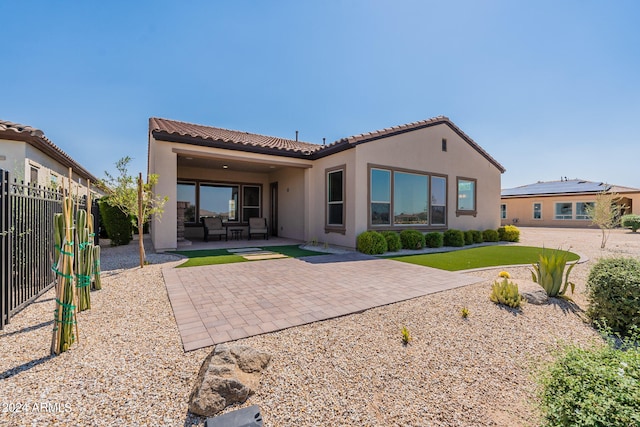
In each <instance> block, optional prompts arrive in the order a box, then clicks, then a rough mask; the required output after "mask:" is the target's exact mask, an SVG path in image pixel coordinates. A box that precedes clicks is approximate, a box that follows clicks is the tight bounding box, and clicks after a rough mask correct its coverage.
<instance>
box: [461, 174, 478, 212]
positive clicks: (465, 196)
mask: <svg viewBox="0 0 640 427" xmlns="http://www.w3.org/2000/svg"><path fill="white" fill-rule="evenodd" d="M456 213H457V214H458V215H475V214H476V180H475V179H471V178H458V210H457V212H456Z"/></svg>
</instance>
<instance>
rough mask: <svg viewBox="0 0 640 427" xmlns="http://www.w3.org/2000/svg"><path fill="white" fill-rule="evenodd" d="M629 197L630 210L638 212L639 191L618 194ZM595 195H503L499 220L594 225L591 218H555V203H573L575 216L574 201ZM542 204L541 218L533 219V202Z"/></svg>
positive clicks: (504, 222)
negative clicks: (503, 209) (503, 211)
mask: <svg viewBox="0 0 640 427" xmlns="http://www.w3.org/2000/svg"><path fill="white" fill-rule="evenodd" d="M620 196H622V197H626V198H629V199H631V206H630V207H631V210H632V212H627V213H636V214H637V213H638V212H640V193H625V194H620ZM595 199H596V196H595V195H593V194H578V195H563V196H529V197H517V198H516V197H505V198H503V199H502V200H501V201H500V203H501V204H506V205H507V218H506V219H502V220H501V224H502V225H509V224H515V225H521V226H526V227H578V228H583V227H594V225H593V224H592V223H591V220H576V219H562V220H560V219H555V204H556V203H562V202H566V203H573V215H574V216H575V203H576V202H593V201H595ZM534 203H541V204H542V218H541V219H533V204H534Z"/></svg>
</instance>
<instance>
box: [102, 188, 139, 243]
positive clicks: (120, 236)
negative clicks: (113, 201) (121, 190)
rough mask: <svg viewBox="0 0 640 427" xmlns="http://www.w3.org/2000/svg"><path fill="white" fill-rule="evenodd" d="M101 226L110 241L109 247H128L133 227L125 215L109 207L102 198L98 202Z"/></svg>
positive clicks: (113, 207)
mask: <svg viewBox="0 0 640 427" xmlns="http://www.w3.org/2000/svg"><path fill="white" fill-rule="evenodd" d="M98 206H99V207H100V218H101V220H102V225H103V226H104V229H105V230H106V231H107V236H108V237H109V239H111V246H120V245H128V244H129V242H131V239H132V238H133V237H132V231H133V227H132V224H131V218H129V216H128V215H125V214H124V213H123V212H122V211H121V210H120V208H118V207H116V206H111V205H109V203H108V202H107V198H106V197H103V198H101V199H100V201H99V202H98Z"/></svg>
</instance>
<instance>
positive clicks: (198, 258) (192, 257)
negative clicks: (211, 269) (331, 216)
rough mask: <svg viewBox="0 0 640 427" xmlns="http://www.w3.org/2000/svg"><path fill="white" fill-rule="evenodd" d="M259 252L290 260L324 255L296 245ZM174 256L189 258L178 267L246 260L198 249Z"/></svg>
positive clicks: (222, 251) (262, 247) (227, 254)
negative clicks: (270, 253)
mask: <svg viewBox="0 0 640 427" xmlns="http://www.w3.org/2000/svg"><path fill="white" fill-rule="evenodd" d="M259 249H260V250H263V251H270V252H274V253H278V254H282V255H285V256H288V257H290V258H300V257H305V256H315V255H326V254H325V253H323V252H316V251H308V250H306V249H300V248H299V247H298V246H296V245H284V246H261V247H259ZM172 253H174V254H179V255H183V256H186V257H187V258H189V259H188V260H187V261H186V262H184V263H182V264H180V265H179V266H178V267H180V268H181V267H197V266H203V265H215V264H231V263H234V262H246V261H249V260H248V259H246V258H244V257H243V256H242V255H241V254H235V253H231V252H229V251H228V250H226V249H200V250H194V251H173V252H172Z"/></svg>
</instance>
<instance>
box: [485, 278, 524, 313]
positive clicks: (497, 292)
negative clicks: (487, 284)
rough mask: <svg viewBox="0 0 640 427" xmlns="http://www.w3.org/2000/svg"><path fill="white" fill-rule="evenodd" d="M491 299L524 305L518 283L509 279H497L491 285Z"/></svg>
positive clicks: (501, 302)
mask: <svg viewBox="0 0 640 427" xmlns="http://www.w3.org/2000/svg"><path fill="white" fill-rule="evenodd" d="M489 299H490V300H491V301H493V302H495V303H496V304H502V305H506V306H509V307H512V308H518V307H520V306H521V305H522V295H520V292H519V291H518V285H517V284H515V283H513V282H511V281H509V279H506V278H505V279H502V280H500V281H498V280H496V281H494V282H493V286H492V287H491V295H490V296H489Z"/></svg>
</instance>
